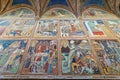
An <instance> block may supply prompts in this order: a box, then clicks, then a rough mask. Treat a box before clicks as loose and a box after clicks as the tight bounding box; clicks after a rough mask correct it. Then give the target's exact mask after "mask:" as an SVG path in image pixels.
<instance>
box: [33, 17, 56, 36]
mask: <svg viewBox="0 0 120 80" xmlns="http://www.w3.org/2000/svg"><path fill="white" fill-rule="evenodd" d="M57 28H58V20H55V19H53V20H52V19H51V20H50V19H49V20H39V22H38V26H37V29H36V30H35V33H34V37H56V36H57V34H58V29H57Z"/></svg>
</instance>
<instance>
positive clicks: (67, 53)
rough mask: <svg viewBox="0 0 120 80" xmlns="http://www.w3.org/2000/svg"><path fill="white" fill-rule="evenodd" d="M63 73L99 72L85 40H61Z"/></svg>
mask: <svg viewBox="0 0 120 80" xmlns="http://www.w3.org/2000/svg"><path fill="white" fill-rule="evenodd" d="M61 45H62V46H61V56H62V73H63V74H99V73H100V72H99V69H98V67H97V63H96V61H95V59H94V57H93V54H92V53H91V51H90V46H89V44H88V41H87V40H62V42H61Z"/></svg>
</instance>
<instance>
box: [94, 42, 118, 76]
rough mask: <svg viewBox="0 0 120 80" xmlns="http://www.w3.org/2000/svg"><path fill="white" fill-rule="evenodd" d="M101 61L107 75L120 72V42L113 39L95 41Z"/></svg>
mask: <svg viewBox="0 0 120 80" xmlns="http://www.w3.org/2000/svg"><path fill="white" fill-rule="evenodd" d="M93 46H94V48H95V51H96V54H97V56H98V59H99V63H100V65H101V66H102V69H103V72H104V73H105V74H106V75H112V74H115V75H119V74H120V43H118V42H117V41H111V40H96V41H93Z"/></svg>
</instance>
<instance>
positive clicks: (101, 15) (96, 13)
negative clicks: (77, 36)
mask: <svg viewBox="0 0 120 80" xmlns="http://www.w3.org/2000/svg"><path fill="white" fill-rule="evenodd" d="M82 18H83V19H118V17H117V16H116V15H113V14H112V13H110V12H107V11H104V10H100V9H96V8H89V9H87V10H85V11H84V12H83V13H82Z"/></svg>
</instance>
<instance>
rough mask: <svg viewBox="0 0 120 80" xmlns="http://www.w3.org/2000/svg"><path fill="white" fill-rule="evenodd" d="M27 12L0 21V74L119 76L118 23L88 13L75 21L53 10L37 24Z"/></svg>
mask: <svg viewBox="0 0 120 80" xmlns="http://www.w3.org/2000/svg"><path fill="white" fill-rule="evenodd" d="M34 16H35V14H34V13H33V12H32V11H31V10H29V9H27V8H19V9H14V10H12V11H9V12H7V13H5V14H3V15H2V16H0V73H1V75H10V76H12V75H13V74H15V75H18V74H20V76H23V75H24V76H25V75H26V76H27V77H31V78H32V77H34V76H41V77H45V76H51V77H52V78H53V77H56V78H57V77H59V76H61V77H63V78H64V77H66V78H67V77H70V76H72V77H74V76H73V75H75V76H76V77H80V76H81V77H82V76H84V75H86V76H88V77H92V78H94V77H95V76H97V77H101V78H102V75H105V76H109V75H116V76H117V75H118V76H119V75H120V27H119V24H120V20H119V18H117V17H116V16H115V15H113V14H111V13H108V12H106V11H104V10H100V9H96V8H89V9H86V10H85V11H84V12H83V14H82V19H77V18H76V17H75V16H74V15H73V14H72V13H71V12H69V11H67V10H64V9H61V8H55V9H50V10H48V11H47V12H46V13H45V14H44V15H43V16H42V17H41V18H40V19H39V20H35V19H34Z"/></svg>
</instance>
